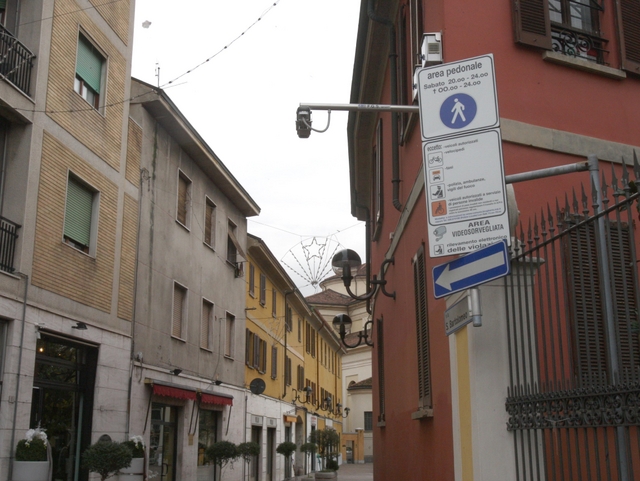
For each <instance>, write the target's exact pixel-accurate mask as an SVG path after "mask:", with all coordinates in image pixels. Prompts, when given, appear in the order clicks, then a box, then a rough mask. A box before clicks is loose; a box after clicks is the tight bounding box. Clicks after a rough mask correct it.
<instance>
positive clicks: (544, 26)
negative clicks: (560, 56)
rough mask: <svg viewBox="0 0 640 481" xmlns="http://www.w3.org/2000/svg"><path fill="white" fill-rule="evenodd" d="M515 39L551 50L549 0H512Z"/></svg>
mask: <svg viewBox="0 0 640 481" xmlns="http://www.w3.org/2000/svg"><path fill="white" fill-rule="evenodd" d="M512 5H513V26H514V33H515V41H516V42H517V43H521V44H524V45H533V46H535V47H540V48H544V49H546V50H551V48H552V46H551V22H550V20H549V2H548V0H512Z"/></svg>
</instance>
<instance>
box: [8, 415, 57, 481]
mask: <svg viewBox="0 0 640 481" xmlns="http://www.w3.org/2000/svg"><path fill="white" fill-rule="evenodd" d="M47 451H48V442H47V434H46V433H45V431H44V429H40V427H39V426H38V427H37V428H35V429H29V430H28V431H27V432H26V434H25V437H24V439H21V440H20V441H18V444H17V446H16V453H15V459H14V461H13V476H12V477H13V480H14V481H47V480H48V479H49V469H50V468H51V465H50V463H49V459H48V455H47Z"/></svg>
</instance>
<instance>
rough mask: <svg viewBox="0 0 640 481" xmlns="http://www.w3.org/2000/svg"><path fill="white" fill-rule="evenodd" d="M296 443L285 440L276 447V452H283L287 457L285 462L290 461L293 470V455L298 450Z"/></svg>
mask: <svg viewBox="0 0 640 481" xmlns="http://www.w3.org/2000/svg"><path fill="white" fill-rule="evenodd" d="M296 448H297V446H296V443H292V442H291V441H285V442H283V443H280V444H278V446H277V447H276V453H278V454H282V455H283V456H284V459H285V463H289V464H288V465H290V466H291V468H292V472H293V459H292V458H291V456H292V455H293V453H295V452H296Z"/></svg>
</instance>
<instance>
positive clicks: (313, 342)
mask: <svg viewBox="0 0 640 481" xmlns="http://www.w3.org/2000/svg"><path fill="white" fill-rule="evenodd" d="M311 357H316V331H315V330H313V329H311Z"/></svg>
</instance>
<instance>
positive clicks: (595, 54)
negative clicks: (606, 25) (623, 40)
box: [551, 24, 609, 64]
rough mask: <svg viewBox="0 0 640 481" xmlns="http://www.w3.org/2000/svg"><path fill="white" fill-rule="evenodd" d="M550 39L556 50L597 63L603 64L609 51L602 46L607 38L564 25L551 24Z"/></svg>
mask: <svg viewBox="0 0 640 481" xmlns="http://www.w3.org/2000/svg"><path fill="white" fill-rule="evenodd" d="M551 40H552V45H553V50H555V51H556V52H560V53H562V54H564V55H569V56H571V57H577V58H582V59H585V60H591V61H592V62H596V63H599V64H605V60H604V57H605V54H607V53H609V51H608V50H606V49H605V48H604V46H605V44H606V43H607V42H608V41H607V39H605V38H602V37H600V36H598V35H596V34H595V33H588V32H585V31H582V30H579V29H575V28H570V27H567V26H565V25H556V24H552V25H551Z"/></svg>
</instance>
